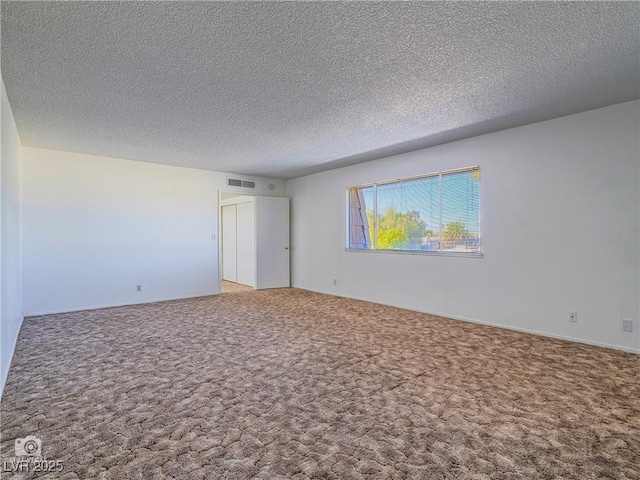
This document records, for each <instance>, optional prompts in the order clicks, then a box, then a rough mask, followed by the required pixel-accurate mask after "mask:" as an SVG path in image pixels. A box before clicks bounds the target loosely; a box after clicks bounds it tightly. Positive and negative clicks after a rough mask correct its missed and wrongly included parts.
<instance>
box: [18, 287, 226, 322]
mask: <svg viewBox="0 0 640 480" xmlns="http://www.w3.org/2000/svg"><path fill="white" fill-rule="evenodd" d="M220 293H222V292H214V293H205V294H201V295H188V296H186V297H169V298H158V299H155V300H145V301H143V302H131V303H114V304H107V305H91V306H86V307H77V308H65V309H62V310H46V311H42V312H29V313H26V314H25V316H24V317H23V318H26V317H42V316H44V315H57V314H59V313H73V312H84V311H87V310H101V309H103V308H117V307H130V306H132V305H146V304H149V303H159V302H171V301H174V300H188V299H190V298H200V297H210V296H212V295H219V294H220Z"/></svg>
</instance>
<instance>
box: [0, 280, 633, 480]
mask: <svg viewBox="0 0 640 480" xmlns="http://www.w3.org/2000/svg"><path fill="white" fill-rule="evenodd" d="M639 359H640V357H639V356H637V355H633V354H629V353H624V352H620V351H615V350H610V349H604V348H597V347H591V346H587V345H581V344H577V343H571V342H565V341H560V340H554V339H550V338H543V337H539V336H534V335H528V334H522V333H517V332H512V331H508V330H502V329H497V328H492V327H487V326H481V325H476V324H471V323H465V322H460V321H455V320H448V319H444V318H439V317H434V316H430V315H425V314H420V313H416V312H411V311H407V310H401V309H396V308H391V307H385V306H381V305H377V304H372V303H367V302H360V301H354V300H348V299H342V298H337V297H332V296H327V295H320V294H315V293H310V292H306V291H302V290H297V289H277V290H268V291H253V290H250V289H238V290H236V291H229V292H228V293H223V294H222V295H218V296H213V297H203V298H197V299H191V300H180V301H171V302H162V303H156V304H147V305H137V306H130V307H121V308H110V309H104V310H94V311H85V312H77V313H68V314H61V315H49V316H42V317H30V318H27V319H25V321H24V325H23V327H22V330H21V332H20V336H19V339H18V345H17V349H16V354H15V357H14V360H13V364H12V366H11V370H10V373H9V377H8V382H7V385H6V389H5V392H4V396H3V398H2V405H1V414H2V432H1V445H0V448H1V450H0V453H1V455H2V460H3V470H4V473H3V478H11V479H14V478H15V479H23V478H25V479H26V478H46V479H53V478H56V479H65V480H66V479H69V480H71V479H78V478H80V479H119V480H121V479H165V478H167V479H168V478H176V479H190V480H191V479H249V478H255V479H289V478H292V479H312V478H317V479H405V478H406V479H556V478H557V479H580V480H583V479H605V478H606V479H629V480H631V479H635V480H637V479H640V373H639V371H640V369H639V366H640V363H639ZM27 435H35V436H36V437H38V438H39V439H41V441H42V452H41V454H42V456H43V457H46V459H48V460H50V461H60V464H61V465H62V468H63V469H62V472H54V473H48V474H44V473H36V472H34V471H33V470H29V471H27V472H21V473H20V472H18V473H16V472H12V471H10V470H11V468H7V463H6V461H7V459H8V458H10V457H13V456H14V441H15V439H16V438H20V437H25V436H27ZM8 466H9V467H10V466H11V465H10V464H9V465H8Z"/></svg>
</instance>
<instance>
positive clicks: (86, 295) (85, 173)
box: [23, 147, 285, 315]
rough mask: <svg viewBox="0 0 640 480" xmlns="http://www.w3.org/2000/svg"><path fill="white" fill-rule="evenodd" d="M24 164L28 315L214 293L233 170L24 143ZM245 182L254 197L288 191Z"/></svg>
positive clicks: (279, 185) (258, 181) (278, 183)
mask: <svg viewBox="0 0 640 480" xmlns="http://www.w3.org/2000/svg"><path fill="white" fill-rule="evenodd" d="M23 164H24V166H23V179H24V181H23V199H24V220H23V221H24V229H23V236H24V311H25V315H35V314H41V313H50V312H60V311H71V310H79V309H85V308H96V307H104V306H113V305H124V304H132V303H141V302H151V301H156V300H165V299H173V298H185V297H193V296H200V295H210V294H216V293H219V292H220V282H219V276H218V275H219V270H218V240H217V235H218V225H217V222H218V190H219V189H221V190H224V191H225V192H234V189H233V188H230V187H227V186H226V179H227V177H228V176H229V175H227V174H224V173H219V172H211V171H206V170H196V169H189V168H181V167H172V166H166V165H158V164H152V163H143V162H134V161H129V160H122V159H115V158H106V157H98V156H92V155H84V154H75V153H68V152H59V151H53V150H44V149H38V148H29V147H24V148H23ZM232 176H233V177H234V178H238V176H237V175H232ZM240 178H247V177H246V176H241V177H240ZM250 179H251V180H255V181H256V189H255V191H254V193H256V194H258V195H284V193H285V182H284V181H282V180H273V179H262V178H256V177H251V178H250ZM270 183H272V184H274V185H275V189H274V190H270V189H269V184H270ZM236 190H237V191H238V193H240V192H243V191H246V190H241V189H236ZM212 234H213V235H215V238H216V239H215V240H212ZM136 285H141V286H142V291H141V292H137V291H136Z"/></svg>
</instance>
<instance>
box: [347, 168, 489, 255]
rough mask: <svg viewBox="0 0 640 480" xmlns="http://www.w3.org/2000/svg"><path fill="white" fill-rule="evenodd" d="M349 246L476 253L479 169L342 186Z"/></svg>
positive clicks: (371, 248) (477, 248) (356, 247)
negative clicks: (345, 202) (346, 211)
mask: <svg viewBox="0 0 640 480" xmlns="http://www.w3.org/2000/svg"><path fill="white" fill-rule="evenodd" d="M347 199H348V204H349V205H348V212H349V228H348V239H347V246H348V248H350V249H365V250H400V251H414V252H415V251H418V252H431V253H479V252H480V170H479V167H469V168H466V169H461V170H455V171H449V172H437V173H433V174H429V175H425V176H422V177H415V178H410V179H406V180H396V181H389V182H380V183H374V184H371V185H365V186H360V187H351V188H349V189H347Z"/></svg>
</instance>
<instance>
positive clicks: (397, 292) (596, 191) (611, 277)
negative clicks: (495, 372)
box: [287, 101, 640, 352]
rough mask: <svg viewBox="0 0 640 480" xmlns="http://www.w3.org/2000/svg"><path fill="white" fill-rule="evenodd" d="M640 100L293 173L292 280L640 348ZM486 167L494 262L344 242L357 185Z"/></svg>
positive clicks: (487, 227)
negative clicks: (372, 249)
mask: <svg viewBox="0 0 640 480" xmlns="http://www.w3.org/2000/svg"><path fill="white" fill-rule="evenodd" d="M639 110H640V103H639V102H638V101H633V102H628V103H623V104H618V105H614V106H611V107H607V108H602V109H598V110H593V111H589V112H585V113H581V114H577V115H571V116H567V117H563V118H559V119H554V120H550V121H546V122H541V123H537V124H532V125H527V126H523V127H519V128H514V129H510V130H505V131H501V132H496V133H492V134H488V135H483V136H479V137H475V138H470V139H466V140H462V141H458V142H454V143H449V144H445V145H440V146H436V147H432V148H428V149H424V150H420V151H416V152H411V153H406V154H403V155H396V156H393V157H389V158H384V159H380V160H376V161H372V162H367V163H363V164H359V165H354V166H351V167H346V168H341V169H336V170H332V171H328V172H323V173H319V174H315V175H310V176H306V177H301V178H298V179H295V180H290V181H289V182H288V183H287V189H288V194H289V196H290V197H291V202H292V228H293V236H292V248H293V250H292V267H293V268H292V283H293V286H295V287H299V288H304V289H309V290H316V291H321V292H327V293H333V294H337V295H342V296H348V297H355V298H360V299H365V300H370V301H375V302H379V303H385V304H390V305H396V306H401V307H405V308H409V309H414V310H419V311H425V312H431V313H435V314H441V315H445V316H449V317H454V318H460V319H467V320H472V321H478V322H484V323H490V324H495V325H502V326H507V327H510V328H515V329H519V330H526V331H533V332H539V333H544V334H547V335H552V336H557V337H565V338H570V339H576V340H579V341H583V342H586V343H593V344H598V345H609V346H615V347H617V348H621V349H625V350H631V351H636V352H640V333H639V332H638V331H639V330H640V329H639V328H638V327H639V325H638V317H639V306H640V304H639V298H638V297H639V292H640V286H639V280H638V277H639V273H640V272H639V270H640V269H639V265H640V258H639V257H640V255H639V248H640V236H639V218H640V215H639V209H640V198H639V191H640V180H639V178H640V172H639V169H640V151H639V145H638V132H639V128H640V120H639ZM476 164H478V165H480V168H481V176H482V180H481V182H482V183H481V211H482V213H481V216H482V217H481V230H482V251H483V253H484V257H483V258H481V259H476V258H452V257H436V256H417V255H407V254H398V253H367V252H361V253H356V252H345V250H344V247H345V235H346V234H345V224H346V220H345V217H346V205H345V189H346V188H347V187H349V186H352V185H358V184H363V183H368V182H374V181H381V180H389V179H395V178H399V177H406V176H412V175H419V174H424V173H429V172H435V171H440V170H447V169H452V168H458V167H466V166H470V165H476ZM334 278H336V279H337V285H336V286H334V285H333V279H334ZM573 310H575V311H577V312H578V323H575V324H574V323H569V322H568V317H569V311H573ZM621 317H625V318H631V319H633V320H634V332H633V333H623V332H622V331H621V322H620V318H621ZM389 321H392V319H389Z"/></svg>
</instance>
